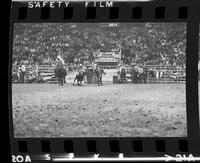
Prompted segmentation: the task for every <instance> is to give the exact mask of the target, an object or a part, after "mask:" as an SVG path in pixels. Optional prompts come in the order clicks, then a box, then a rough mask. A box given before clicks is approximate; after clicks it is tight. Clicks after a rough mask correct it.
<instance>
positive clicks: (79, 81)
mask: <svg viewBox="0 0 200 163" xmlns="http://www.w3.org/2000/svg"><path fill="white" fill-rule="evenodd" d="M85 73H86V71H84V70H79V72H78V74H76V76H75V78H74V83H73V85H75V82H76V81H77V85H79V86H81V84H82V81H83V80H84V76H85Z"/></svg>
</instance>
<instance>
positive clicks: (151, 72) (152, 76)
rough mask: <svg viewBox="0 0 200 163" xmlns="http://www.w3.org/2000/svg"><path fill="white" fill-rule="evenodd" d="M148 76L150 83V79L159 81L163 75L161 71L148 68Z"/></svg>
mask: <svg viewBox="0 0 200 163" xmlns="http://www.w3.org/2000/svg"><path fill="white" fill-rule="evenodd" d="M148 76H149V82H150V83H152V80H154V82H159V81H160V80H161V78H162V76H163V71H156V70H153V69H150V70H149V71H148Z"/></svg>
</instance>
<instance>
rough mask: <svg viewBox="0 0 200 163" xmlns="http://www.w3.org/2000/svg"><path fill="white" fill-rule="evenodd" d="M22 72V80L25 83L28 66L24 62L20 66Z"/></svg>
mask: <svg viewBox="0 0 200 163" xmlns="http://www.w3.org/2000/svg"><path fill="white" fill-rule="evenodd" d="M20 72H21V77H20V78H21V82H22V83H24V82H25V73H26V66H25V65H24V64H23V63H22V65H21V67H20Z"/></svg>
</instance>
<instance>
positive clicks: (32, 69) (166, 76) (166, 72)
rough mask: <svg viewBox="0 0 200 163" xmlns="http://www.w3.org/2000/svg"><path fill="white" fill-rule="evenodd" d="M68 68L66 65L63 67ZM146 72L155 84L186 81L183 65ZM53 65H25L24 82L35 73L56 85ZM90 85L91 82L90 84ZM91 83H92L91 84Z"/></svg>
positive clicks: (15, 80)
mask: <svg viewBox="0 0 200 163" xmlns="http://www.w3.org/2000/svg"><path fill="white" fill-rule="evenodd" d="M65 66H66V67H68V66H67V65H65ZM147 68H148V70H150V69H153V70H154V71H155V74H156V75H157V77H158V78H159V80H156V79H155V82H157V83H180V82H185V81H186V69H185V66H184V65H179V66H166V65H147ZM54 69H55V65H39V66H38V67H37V66H36V65H26V73H25V82H29V81H30V79H31V78H34V77H35V76H36V75H37V71H38V72H40V75H41V77H42V80H43V81H44V82H47V83H56V82H57V80H56V78H55V74H54ZM130 71H131V68H130V67H127V81H128V82H129V81H130V80H131V74H130ZM17 72H18V70H17V66H16V65H13V67H12V82H13V83H18V82H20V81H19V78H18V76H17ZM116 75H117V74H115V75H114V77H113V82H114V83H115V81H114V80H115V79H114V78H115V77H116ZM147 82H148V77H147ZM90 83H91V82H90ZM92 83H93V82H92Z"/></svg>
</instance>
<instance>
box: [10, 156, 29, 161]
mask: <svg viewBox="0 0 200 163" xmlns="http://www.w3.org/2000/svg"><path fill="white" fill-rule="evenodd" d="M12 162H31V158H30V156H29V155H25V156H22V155H16V156H15V155H12Z"/></svg>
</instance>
